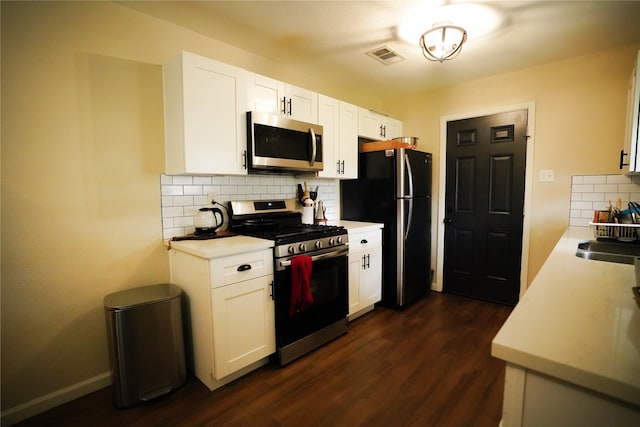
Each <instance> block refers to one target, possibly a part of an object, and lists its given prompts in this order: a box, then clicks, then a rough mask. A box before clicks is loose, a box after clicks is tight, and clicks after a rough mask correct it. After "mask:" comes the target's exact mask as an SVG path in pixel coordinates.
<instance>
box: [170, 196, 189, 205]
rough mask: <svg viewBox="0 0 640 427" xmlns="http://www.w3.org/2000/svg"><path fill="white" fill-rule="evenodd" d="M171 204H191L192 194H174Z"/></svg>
mask: <svg viewBox="0 0 640 427" xmlns="http://www.w3.org/2000/svg"><path fill="white" fill-rule="evenodd" d="M173 206H193V196H175V197H174V198H173Z"/></svg>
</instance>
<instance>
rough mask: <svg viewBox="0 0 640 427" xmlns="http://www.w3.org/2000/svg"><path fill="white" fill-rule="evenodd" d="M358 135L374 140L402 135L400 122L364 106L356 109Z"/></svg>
mask: <svg viewBox="0 0 640 427" xmlns="http://www.w3.org/2000/svg"><path fill="white" fill-rule="evenodd" d="M358 135H360V136H362V137H365V138H369V139H373V140H376V141H380V140H387V139H393V138H398V137H400V136H402V122H401V121H400V120H397V119H394V118H392V117H388V116H384V115H382V114H379V113H376V112H375V111H371V110H367V109H365V108H359V109H358Z"/></svg>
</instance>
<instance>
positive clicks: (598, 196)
mask: <svg viewBox="0 0 640 427" xmlns="http://www.w3.org/2000/svg"><path fill="white" fill-rule="evenodd" d="M582 200H583V201H585V202H601V201H603V200H604V193H582Z"/></svg>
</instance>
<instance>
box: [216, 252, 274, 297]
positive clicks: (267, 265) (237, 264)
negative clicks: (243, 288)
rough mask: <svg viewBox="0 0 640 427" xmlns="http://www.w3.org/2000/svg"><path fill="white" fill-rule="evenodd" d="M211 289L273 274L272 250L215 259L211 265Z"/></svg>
mask: <svg viewBox="0 0 640 427" xmlns="http://www.w3.org/2000/svg"><path fill="white" fill-rule="evenodd" d="M210 268H211V270H210V274H211V287H212V288H217V287H220V286H224V285H228V284H230V283H235V282H239V281H241V280H249V279H253V278H255V277H260V276H265V275H267V274H272V273H273V251H272V250H271V249H267V250H263V251H257V252H249V253H245V254H238V255H232V256H228V257H223V258H215V259H212V260H211V264H210Z"/></svg>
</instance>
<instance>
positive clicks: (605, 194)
mask: <svg viewBox="0 0 640 427" xmlns="http://www.w3.org/2000/svg"><path fill="white" fill-rule="evenodd" d="M618 199H621V200H622V207H623V209H626V208H627V204H628V203H629V201H634V202H640V177H637V176H635V175H634V176H627V175H577V176H573V177H572V178H571V207H570V211H569V225H575V226H583V227H588V226H589V223H590V222H591V220H592V219H593V211H594V210H604V209H608V208H609V200H611V203H613V205H614V206H615V205H616V203H617V201H618Z"/></svg>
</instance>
